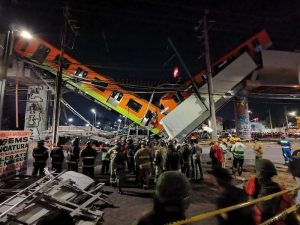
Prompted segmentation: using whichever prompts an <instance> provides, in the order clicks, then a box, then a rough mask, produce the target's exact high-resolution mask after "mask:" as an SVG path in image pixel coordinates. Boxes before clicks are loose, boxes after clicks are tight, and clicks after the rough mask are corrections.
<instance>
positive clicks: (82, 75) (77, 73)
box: [74, 67, 88, 78]
mask: <svg viewBox="0 0 300 225" xmlns="http://www.w3.org/2000/svg"><path fill="white" fill-rule="evenodd" d="M74 75H75V76H76V77H79V78H86V76H87V75H88V72H86V71H85V70H83V69H81V68H80V67H78V68H77V70H76V71H75V73H74Z"/></svg>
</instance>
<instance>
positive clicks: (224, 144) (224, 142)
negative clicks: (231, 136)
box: [219, 138, 228, 168]
mask: <svg viewBox="0 0 300 225" xmlns="http://www.w3.org/2000/svg"><path fill="white" fill-rule="evenodd" d="M219 142H220V145H219V146H220V148H221V149H222V152H223V158H224V162H223V163H222V168H226V162H227V157H228V156H227V154H228V147H227V139H226V138H222V139H221V140H219Z"/></svg>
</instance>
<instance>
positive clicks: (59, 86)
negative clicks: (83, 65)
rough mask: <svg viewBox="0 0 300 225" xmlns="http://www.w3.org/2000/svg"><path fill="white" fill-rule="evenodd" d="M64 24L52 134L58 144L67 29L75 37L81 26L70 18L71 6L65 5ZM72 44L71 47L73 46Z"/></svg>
mask: <svg viewBox="0 0 300 225" xmlns="http://www.w3.org/2000/svg"><path fill="white" fill-rule="evenodd" d="M63 14H64V19H65V21H64V26H63V30H62V34H61V40H60V55H59V62H58V71H57V76H56V82H55V87H56V92H55V101H54V108H53V123H52V126H53V134H52V143H53V144H56V143H57V141H58V135H57V134H58V126H59V116H60V100H61V89H62V81H63V69H64V53H65V47H66V46H67V45H66V39H67V30H68V27H69V28H70V30H71V31H72V33H73V34H74V35H75V37H76V36H77V35H78V31H77V29H79V27H77V26H75V25H74V24H73V22H74V21H75V20H72V19H70V16H71V15H70V12H69V8H68V7H65V8H64V11H63ZM73 47H74V46H72V47H71V48H73Z"/></svg>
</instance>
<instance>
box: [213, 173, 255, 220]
mask: <svg viewBox="0 0 300 225" xmlns="http://www.w3.org/2000/svg"><path fill="white" fill-rule="evenodd" d="M208 173H209V174H211V175H212V176H209V178H208V181H209V183H211V184H212V185H213V186H214V187H216V188H217V190H218V191H219V192H220V196H219V197H218V199H217V208H218V209H222V208H226V207H229V206H232V205H237V204H240V203H245V202H247V201H248V196H247V194H246V193H245V191H244V190H242V189H240V188H237V187H236V186H235V185H234V184H233V183H232V177H231V175H230V174H229V172H228V171H227V170H226V169H224V168H215V169H213V170H212V171H208ZM217 218H218V222H219V225H241V224H243V225H255V220H254V208H253V206H248V207H243V208H240V209H237V210H232V211H229V212H227V213H223V214H220V215H219V216H218V217H217Z"/></svg>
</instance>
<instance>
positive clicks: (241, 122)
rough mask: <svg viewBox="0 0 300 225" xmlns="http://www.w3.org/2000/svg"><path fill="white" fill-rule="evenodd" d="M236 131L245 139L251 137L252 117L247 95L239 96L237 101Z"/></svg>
mask: <svg viewBox="0 0 300 225" xmlns="http://www.w3.org/2000/svg"><path fill="white" fill-rule="evenodd" d="M235 110H236V132H237V135H238V136H239V137H241V138H243V139H248V140H249V139H251V132H250V119H249V109H248V99H247V97H244V96H243V97H237V98H236V101H235Z"/></svg>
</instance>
